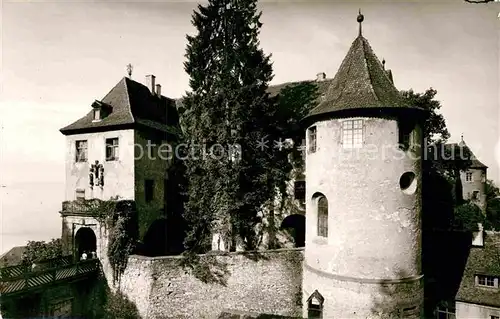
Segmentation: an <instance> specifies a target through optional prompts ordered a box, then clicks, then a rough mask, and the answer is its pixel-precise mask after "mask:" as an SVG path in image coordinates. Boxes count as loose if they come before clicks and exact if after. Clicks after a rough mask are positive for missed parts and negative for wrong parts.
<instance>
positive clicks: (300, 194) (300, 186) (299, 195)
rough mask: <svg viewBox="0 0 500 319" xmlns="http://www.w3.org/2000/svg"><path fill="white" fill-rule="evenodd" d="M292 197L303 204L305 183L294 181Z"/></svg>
mask: <svg viewBox="0 0 500 319" xmlns="http://www.w3.org/2000/svg"><path fill="white" fill-rule="evenodd" d="M294 197H295V199H298V200H299V201H301V202H303V201H304V200H305V199H306V182H305V181H296V182H295V183H294Z"/></svg>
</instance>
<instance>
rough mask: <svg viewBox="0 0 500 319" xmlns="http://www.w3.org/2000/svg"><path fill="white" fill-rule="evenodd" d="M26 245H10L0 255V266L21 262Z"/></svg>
mask: <svg viewBox="0 0 500 319" xmlns="http://www.w3.org/2000/svg"><path fill="white" fill-rule="evenodd" d="M25 251H26V246H16V247H12V248H11V249H10V250H9V251H7V252H5V253H3V254H2V255H1V256H0V267H8V266H14V265H18V264H20V263H21V260H22V258H23V253H24V252H25Z"/></svg>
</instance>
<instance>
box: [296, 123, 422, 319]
mask: <svg viewBox="0 0 500 319" xmlns="http://www.w3.org/2000/svg"><path fill="white" fill-rule="evenodd" d="M357 119H363V139H364V140H363V142H364V144H363V147H362V148H359V149H343V147H342V121H344V120H351V119H347V118H346V119H332V120H327V121H322V122H317V123H315V124H314V125H313V126H316V130H317V131H316V132H317V133H316V136H317V147H316V151H315V152H310V151H309V146H310V140H309V138H307V154H306V223H307V225H306V249H305V262H304V277H303V278H304V280H303V284H304V287H303V289H304V295H303V298H304V303H303V304H304V315H305V316H307V307H308V303H307V298H308V297H309V296H310V295H311V294H312V293H313V292H314V291H315V290H318V292H319V293H320V294H321V295H322V296H323V297H324V298H325V300H324V305H323V307H324V308H323V318H353V317H359V318H367V317H371V316H375V317H376V316H377V315H376V313H381V312H383V313H386V314H387V313H388V314H389V315H391V316H392V315H396V312H397V313H398V314H397V315H399V313H400V312H401V311H403V310H404V309H406V310H404V311H405V312H408V313H407V314H406V316H408V317H410V318H411V317H412V316H413V315H412V314H414V315H415V318H416V317H418V316H419V315H420V308H421V306H422V302H423V290H422V289H423V287H422V286H421V281H422V278H421V209H420V206H421V205H420V203H421V193H420V190H421V187H420V183H421V159H420V152H421V151H420V150H421V147H420V146H421V145H422V137H421V136H422V134H421V132H420V129H419V127H418V126H417V127H416V128H415V129H414V130H413V131H412V133H411V135H412V136H411V138H410V140H411V141H413V145H414V146H417V147H416V149H414V150H413V151H412V150H411V149H410V151H407V152H404V151H401V150H400V149H399V148H398V146H397V145H398V143H399V128H398V122H397V121H396V120H395V119H382V118H357ZM405 172H413V173H414V174H415V179H414V182H413V183H411V186H410V187H409V188H408V189H407V190H405V191H402V189H401V187H400V178H401V176H402V175H403V174H404V173H405ZM415 183H416V184H415ZM415 185H418V186H417V187H416V188H415ZM412 191H413V192H412ZM319 194H322V195H324V196H325V197H326V198H327V200H328V237H320V236H317V234H318V232H317V196H318V195H319ZM413 307H415V308H413ZM374 314H375V315H374Z"/></svg>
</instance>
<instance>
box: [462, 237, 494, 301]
mask: <svg viewBox="0 0 500 319" xmlns="http://www.w3.org/2000/svg"><path fill="white" fill-rule="evenodd" d="M475 275H488V276H496V277H500V232H491V231H486V235H485V239H484V247H472V248H471V251H470V254H469V258H468V259H467V264H466V266H465V271H464V275H463V277H462V282H461V284H460V289H459V290H458V293H457V297H456V300H457V301H463V302H468V303H475V304H482V305H488V306H492V307H500V289H499V288H496V289H495V288H491V289H490V288H481V287H477V286H476V285H475V278H474V277H475Z"/></svg>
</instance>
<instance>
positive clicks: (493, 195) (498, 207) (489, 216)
mask: <svg viewBox="0 0 500 319" xmlns="http://www.w3.org/2000/svg"><path fill="white" fill-rule="evenodd" d="M485 195H486V223H485V229H495V230H500V189H499V188H498V187H497V186H496V185H495V183H494V182H493V181H492V180H487V181H486V185H485Z"/></svg>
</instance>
